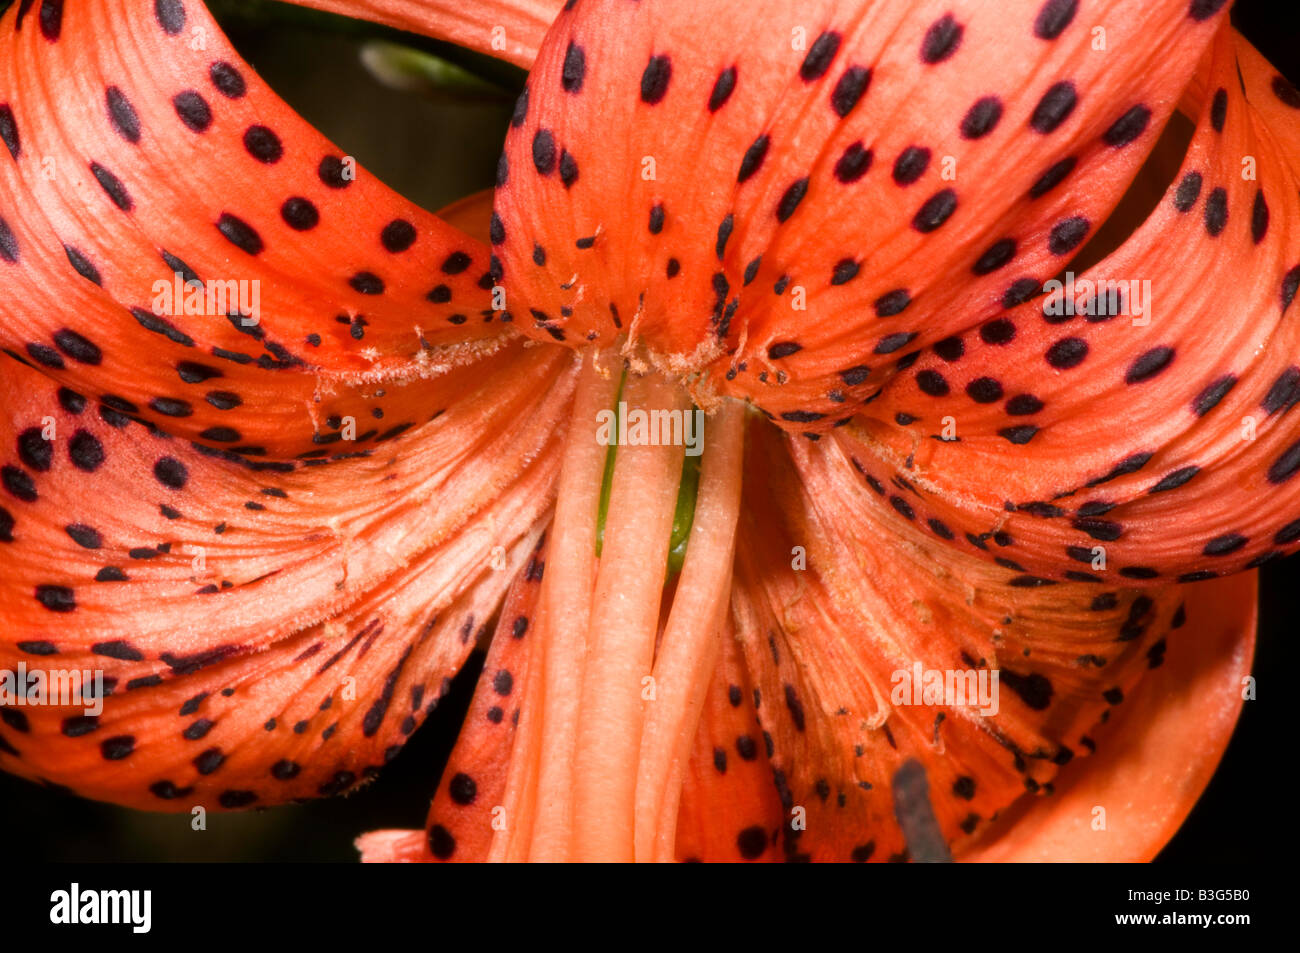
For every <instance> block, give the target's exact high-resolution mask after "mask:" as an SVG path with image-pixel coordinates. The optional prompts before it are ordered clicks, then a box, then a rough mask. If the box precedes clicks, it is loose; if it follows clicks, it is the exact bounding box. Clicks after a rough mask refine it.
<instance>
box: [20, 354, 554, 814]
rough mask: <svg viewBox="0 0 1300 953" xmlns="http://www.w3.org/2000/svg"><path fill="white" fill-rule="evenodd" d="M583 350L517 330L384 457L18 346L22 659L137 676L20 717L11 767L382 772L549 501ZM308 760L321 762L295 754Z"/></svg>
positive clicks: (291, 784) (291, 788)
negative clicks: (165, 424) (276, 456)
mask: <svg viewBox="0 0 1300 953" xmlns="http://www.w3.org/2000/svg"><path fill="white" fill-rule="evenodd" d="M570 363H571V362H570V359H569V357H568V356H567V355H565V354H563V353H557V352H544V351H541V350H538V349H536V348H521V347H518V346H515V347H512V348H511V349H509V350H507V351H505V352H503V353H502V354H501V355H499V356H498V357H494V358H491V359H488V360H487V361H484V362H482V363H481V364H480V365H476V366H475V367H474V368H473V371H474V372H475V374H476V378H475V379H474V380H469V381H466V382H465V383H464V385H463V386H464V390H463V392H462V394H461V399H460V400H458V401H457V402H455V403H454V404H452V405H450V406H449V407H448V408H447V410H446V412H445V413H435V414H434V417H435V419H434V420H432V421H429V422H422V423H420V424H418V425H417V426H415V427H414V428H413V429H412V430H411V432H410V434H408V435H406V436H405V437H403V438H402V439H400V440H398V441H395V442H393V443H392V444H390V445H388V449H387V451H386V452H385V453H384V454H383V455H382V456H380V455H371V454H363V455H361V456H358V457H355V458H351V459H345V460H341V461H338V462H335V463H332V464H329V465H327V466H324V467H321V468H314V467H308V466H305V465H302V464H299V465H296V466H295V465H287V466H288V467H289V470H288V472H281V471H279V470H274V471H267V470H251V469H247V468H242V467H239V466H236V465H235V464H233V463H231V462H229V461H226V460H222V459H214V458H212V457H209V456H206V455H203V454H200V453H198V452H196V451H195V450H194V449H192V448H190V447H187V446H184V445H183V444H180V443H179V442H178V441H175V440H174V439H170V440H169V439H168V438H165V437H162V436H161V435H150V434H148V433H146V432H145V430H144V429H143V428H142V427H140V426H139V425H137V424H133V423H131V422H129V421H128V420H127V419H126V418H124V417H121V416H120V415H116V414H115V413H114V412H113V411H110V410H107V409H103V410H101V412H100V413H99V414H95V412H94V410H93V409H92V408H91V407H90V406H89V405H88V404H87V403H86V402H85V401H84V400H83V399H82V398H79V397H77V396H76V395H75V394H71V393H70V392H68V393H64V394H62V395H58V394H56V390H57V385H56V384H55V383H54V382H53V381H50V380H49V379H47V378H45V377H44V376H42V375H40V374H37V373H36V372H35V371H33V370H30V369H27V368H24V367H22V366H21V365H18V364H14V365H13V366H14V368H15V370H16V373H15V374H14V375H13V376H12V379H11V380H10V379H6V385H10V386H7V388H6V393H5V394H3V396H2V397H0V406H3V407H4V408H5V409H6V416H5V417H4V418H2V419H0V446H7V447H9V448H11V449H10V450H9V451H8V453H9V454H11V456H8V457H6V458H5V463H4V465H3V470H2V473H3V480H4V493H3V496H2V497H0V498H2V499H3V503H2V504H0V528H2V529H3V533H0V565H3V568H4V572H3V574H0V578H2V579H3V581H2V582H0V604H3V606H4V610H5V618H6V627H5V631H4V633H3V634H2V635H0V666H2V667H4V668H6V669H10V670H13V669H14V668H15V666H16V665H17V664H18V663H19V662H23V663H25V664H26V666H27V667H28V668H29V669H34V668H38V667H39V668H42V669H58V670H77V671H80V670H92V671H94V670H98V671H102V672H103V673H104V675H105V677H106V679H109V680H111V684H112V687H113V694H112V695H111V696H110V697H109V698H108V699H107V700H106V702H105V706H104V710H103V713H102V714H100V715H99V716H98V717H96V718H94V719H91V720H89V721H85V720H81V719H80V718H79V717H78V716H79V715H80V714H81V713H80V712H79V711H74V710H73V709H74V708H78V707H79V706H72V707H71V708H70V707H69V706H66V705H65V706H62V707H42V708H39V709H37V708H32V709H29V710H28V711H27V712H26V713H24V714H25V716H24V717H23V719H22V722H21V724H18V723H17V722H16V721H15V720H11V719H10V718H9V717H6V720H5V726H6V729H5V731H4V734H3V739H2V740H3V741H4V744H3V745H0V767H4V768H5V769H7V770H11V771H15V772H17V773H21V774H24V775H27V776H29V777H39V778H42V779H44V780H47V781H49V782H52V783H56V784H60V785H63V786H66V787H70V788H72V789H74V790H76V791H78V792H80V793H83V794H85V795H87V796H91V797H98V798H103V799H109V800H114V801H117V802H119V803H128V804H134V805H137V806H145V807H149V808H153V809H158V808H160V807H162V808H166V807H168V806H180V807H184V806H188V805H190V804H193V803H203V804H209V805H212V806H218V805H219V806H243V805H244V804H246V803H252V802H250V801H249V800H248V799H247V797H248V794H252V795H255V796H256V799H257V803H270V802H272V801H275V800H282V799H287V798H291V797H302V796H310V795H314V794H317V793H329V791H330V790H333V787H332V785H334V784H335V782H334V780H333V779H335V778H336V777H338V776H340V775H344V776H351V777H352V778H353V779H354V780H355V779H357V778H360V777H362V776H363V773H364V772H366V771H367V769H371V770H373V769H374V768H375V767H377V765H379V764H381V763H382V762H383V760H384V757H385V756H386V755H388V754H390V753H391V750H395V749H394V746H396V745H399V744H400V743H401V742H402V741H403V740H404V738H405V736H406V735H407V734H409V732H410V730H413V728H414V726H415V724H416V723H417V722H418V720H419V718H420V717H421V716H422V715H423V713H424V711H425V710H427V709H425V708H421V706H420V704H419V703H418V702H419V698H418V697H417V696H416V695H415V694H413V693H414V692H416V691H417V687H419V691H421V692H423V698H424V699H425V700H426V701H427V702H428V703H429V704H432V703H434V702H435V701H436V698H437V695H438V693H439V690H440V686H441V684H442V680H443V679H444V678H449V677H450V676H451V675H452V674H454V672H455V671H456V670H457V669H458V668H459V666H460V665H461V663H462V662H463V660H464V658H465V655H466V653H468V651H469V649H470V648H471V647H472V645H471V642H472V637H473V635H474V633H475V631H476V627H477V626H479V625H482V624H483V623H484V622H485V621H486V620H487V619H489V618H490V617H491V615H492V613H493V612H494V610H495V608H496V606H497V605H498V604H499V600H500V598H501V595H502V593H503V591H504V588H505V584H506V583H505V580H506V579H507V578H508V576H507V575H506V574H505V573H504V572H502V570H504V569H506V568H508V567H509V566H510V565H511V563H512V560H513V561H514V562H515V563H518V562H520V561H522V559H523V558H524V556H525V555H526V552H525V550H526V549H527V548H528V547H529V546H531V542H530V540H531V538H533V537H534V536H535V533H536V528H537V526H538V525H539V521H540V520H542V519H543V518H544V517H545V515H546V513H547V510H548V507H549V505H550V499H551V496H552V494H553V486H554V481H555V479H556V477H557V475H558V463H559V460H558V449H559V444H558V442H559V440H560V439H561V438H562V436H563V434H562V428H560V427H559V423H560V421H561V420H562V419H563V415H564V414H565V413H566V411H567V408H568V405H569V401H570V400H571V396H572V387H573V377H574V375H573V373H572V371H571V370H566V368H567V366H568V365H569V364H570ZM43 414H45V415H49V420H50V421H52V422H51V423H49V424H48V427H47V429H46V430H44V431H43V430H42V427H43V425H42V423H41V420H42V417H41V415H43ZM557 430H558V431H559V432H558V433H557ZM45 437H48V438H49V439H48V440H47V439H45ZM381 635H382V638H380V636H381ZM426 689H427V691H426ZM349 696H350V697H349ZM227 699H229V700H227ZM390 703H391V709H392V710H391V712H390V711H389V708H390ZM322 705H324V706H325V707H321V706H322ZM407 706H410V708H411V710H410V716H411V720H409V721H404V720H403V719H402V718H399V717H397V713H398V712H399V711H402V710H403V709H404V708H406V707H407ZM331 709H332V710H331ZM268 726H269V727H268ZM11 729H12V730H11ZM123 739H131V740H130V743H129V744H128V743H127V741H125V740H123ZM110 742H112V743H110ZM106 746H107V747H106ZM210 749H215V750H219V753H220V755H221V760H220V761H219V762H214V759H215V758H216V755H211V754H208V751H209V750H210ZM286 759H287V760H288V761H291V762H293V763H294V764H296V765H298V766H299V769H298V770H291V769H288V768H286V769H284V770H283V772H282V773H283V774H284V776H283V777H280V776H278V775H275V774H274V773H273V766H274V765H276V764H278V763H279V762H281V761H282V760H286ZM118 762H122V763H121V764H119V763H118ZM214 764H215V765H217V766H220V767H221V770H220V771H217V770H216V767H215V766H213V765H214ZM205 767H211V769H212V770H211V771H206V770H205ZM159 792H162V793H159ZM178 792H184V794H185V797H186V800H185V801H183V802H182V803H181V804H179V805H167V804H164V803H160V801H159V799H160V798H161V799H163V800H171V799H172V798H173V797H179V796H180V794H179V793H178ZM230 792H235V793H234V794H231V793H230Z"/></svg>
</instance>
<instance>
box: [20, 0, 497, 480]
mask: <svg viewBox="0 0 1300 953" xmlns="http://www.w3.org/2000/svg"><path fill="white" fill-rule="evenodd" d="M51 8H52V9H55V8H57V9H59V10H61V11H62V12H61V16H59V17H58V18H57V23H54V24H51V23H46V24H45V26H44V27H43V28H39V29H38V28H37V27H38V24H37V23H36V22H34V21H30V20H29V21H27V24H26V26H25V28H21V29H20V28H19V27H18V23H19V14H20V13H21V8H20V7H14V8H13V9H11V10H10V11H9V13H8V14H7V15H6V16H5V17H4V18H3V20H0V24H2V25H3V28H2V32H0V117H3V120H4V129H5V144H6V146H7V147H8V149H7V150H6V151H7V152H8V153H9V154H10V155H11V156H12V161H10V160H9V159H6V160H5V161H0V194H3V195H4V199H3V200H0V223H2V225H3V227H2V228H0V235H3V236H4V247H5V252H4V254H3V256H0V291H3V294H0V315H2V316H3V317H4V319H5V320H4V321H3V322H2V323H3V328H4V330H2V331H0V345H3V347H4V348H5V349H7V350H8V351H10V352H12V353H15V354H18V355H21V356H22V357H23V358H24V359H26V360H30V361H31V362H33V363H34V364H36V365H39V366H41V367H42V368H43V369H44V370H46V371H47V372H48V373H50V374H51V375H53V376H54V377H56V378H57V379H58V380H60V381H61V382H62V383H65V384H67V385H68V386H71V387H74V388H75V389H77V390H79V391H80V392H82V393H86V394H89V395H92V396H101V395H104V396H107V397H108V398H110V403H112V404H114V405H115V406H116V407H117V408H118V409H120V410H123V411H125V412H127V413H130V414H133V415H136V416H139V417H140V418H141V419H144V420H148V421H150V422H151V423H154V424H156V425H157V426H159V427H161V428H163V429H164V430H166V431H168V432H169V433H174V434H177V435H179V436H182V437H185V438H187V439H191V440H197V441H199V442H202V443H204V444H206V445H209V446H215V447H218V448H221V449H223V450H234V451H236V452H239V453H240V454H241V455H244V456H254V457H256V456H268V455H269V456H272V457H285V456H293V455H298V454H313V453H318V452H320V448H321V446H328V445H329V444H330V443H332V442H334V441H336V440H338V439H339V437H340V428H339V426H338V425H336V424H332V423H331V421H334V420H341V419H343V418H347V417H351V418H352V419H353V420H355V421H358V422H359V426H358V427H357V431H356V436H357V437H358V438H361V439H358V440H357V442H358V443H359V444H361V445H366V446H369V445H373V443H374V442H375V441H377V440H378V439H379V438H380V437H381V436H382V435H383V434H384V433H385V432H386V431H387V430H388V428H387V427H383V426H371V423H370V421H371V420H372V419H373V418H372V415H374V414H375V412H376V411H378V412H379V413H383V414H385V415H386V416H387V418H388V419H389V420H391V421H393V422H399V421H400V419H401V418H402V417H404V416H406V415H409V414H412V413H414V412H416V410H417V408H424V407H427V406H428V405H429V404H430V403H432V402H433V401H435V400H437V399H438V396H437V386H436V384H435V385H433V386H431V387H429V388H426V387H421V386H407V387H402V386H399V385H401V384H403V383H407V382H411V381H418V380H419V379H420V378H429V377H434V376H435V375H438V374H441V373H443V372H445V371H446V370H447V369H448V368H449V367H452V366H455V365H457V364H464V363H467V362H469V361H471V360H472V359H474V357H476V356H478V355H481V354H483V353H488V352H491V351H492V350H495V349H496V348H498V347H500V346H501V343H502V342H501V341H500V335H501V334H502V333H503V330H504V329H502V328H501V327H500V325H499V324H498V323H497V322H496V321H494V320H493V319H492V311H491V309H490V305H491V301H490V296H489V294H488V292H487V290H486V287H487V286H490V283H491V282H490V280H487V279H486V278H485V276H486V273H487V271H488V270H489V255H488V252H487V249H486V247H485V246H484V245H482V244H481V243H479V242H477V241H475V240H474V239H471V238H469V237H468V236H466V235H464V234H463V233H461V232H459V231H458V230H456V229H455V228H452V227H451V226H449V225H447V224H446V223H444V222H442V221H441V220H439V219H438V218H437V217H435V216H433V215H430V214H429V213H427V212H424V211H423V210H421V209H419V208H417V207H416V206H414V205H412V204H411V203H409V202H407V201H405V200H404V199H402V198H401V197H400V196H398V195H396V194H395V193H393V192H391V191H390V190H389V189H387V188H386V187H384V186H383V184H382V183H380V182H378V181H376V180H375V179H374V178H373V177H371V176H370V175H369V174H368V173H367V172H366V171H365V170H364V169H361V168H359V167H357V166H356V164H355V162H354V161H352V160H351V159H350V157H348V156H346V155H344V153H343V151H342V150H340V149H338V148H337V147H335V146H334V145H332V144H331V143H329V142H328V141H326V140H325V139H324V138H323V137H322V136H321V135H320V134H319V133H317V132H316V131H315V130H314V129H312V127H311V126H309V125H308V124H307V123H306V122H305V121H304V120H302V119H301V118H300V117H298V116H297V115H296V114H295V113H294V112H293V111H292V110H291V109H290V108H289V107H288V106H287V105H286V104H285V103H284V102H283V101H281V100H280V99H279V97H277V96H276V95H275V94H274V93H273V92H272V91H271V90H270V89H269V88H268V87H267V86H266V85H265V84H264V83H263V82H262V81H261V80H260V79H259V78H258V77H257V75H256V74H255V73H254V72H253V70H252V68H251V67H250V66H249V65H248V64H247V63H245V62H244V61H243V60H241V59H240V58H239V56H238V55H237V54H236V53H235V51H234V50H233V49H232V48H231V47H230V45H229V44H228V42H227V41H226V40H225V38H224V36H223V35H222V34H221V32H220V30H219V29H218V28H217V26H216V24H215V23H214V22H213V21H212V20H211V18H210V17H209V16H208V14H207V12H206V10H205V9H204V8H203V6H202V5H201V4H198V3H192V4H188V5H185V6H182V5H181V4H171V5H166V4H164V5H163V8H165V9H166V10H168V11H170V14H169V16H164V17H161V18H160V17H158V16H156V15H155V5H154V4H144V3H118V4H100V5H94V6H90V7H81V6H68V7H66V8H64V7H62V5H52V7H51ZM160 9H161V8H160ZM173 18H174V19H173ZM182 21H183V22H182ZM177 24H180V25H179V26H178V25H177ZM195 30H198V31H201V32H202V36H203V37H204V38H205V39H204V43H203V44H200V45H199V46H201V48H195V46H196V45H195V44H191V43H190V42H187V38H188V37H189V36H190V35H191V32H192V31H195ZM25 76H31V77H39V79H40V81H39V82H30V81H26V82H25V81H23V80H22V79H21V77H25ZM178 275H180V276H181V277H179V278H178V277H177V276H178ZM194 277H197V278H198V279H199V280H200V281H202V282H204V283H205V284H204V285H203V286H202V288H203V293H202V294H197V293H196V292H192V291H186V290H184V288H185V285H184V284H183V281H188V280H189V279H191V278H194ZM241 296H242V297H241ZM195 311H198V312H199V313H195ZM235 408H239V410H238V411H235V412H232V411H233V410H234V409H235ZM390 426H391V425H390Z"/></svg>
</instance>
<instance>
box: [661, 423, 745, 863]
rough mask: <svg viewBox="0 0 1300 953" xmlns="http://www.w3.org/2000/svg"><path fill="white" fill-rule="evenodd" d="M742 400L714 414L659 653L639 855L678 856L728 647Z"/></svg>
mask: <svg viewBox="0 0 1300 953" xmlns="http://www.w3.org/2000/svg"><path fill="white" fill-rule="evenodd" d="M744 417H745V412H744V408H743V406H742V405H740V404H737V403H734V402H730V401H728V402H727V403H725V404H724V405H723V406H722V407H721V408H720V409H719V410H718V411H717V412H716V413H715V414H714V415H713V416H712V417H710V418H709V421H708V424H707V425H706V426H707V430H706V434H707V440H708V453H707V454H706V455H705V458H704V462H703V468H702V473H701V476H700V490H699V495H698V496H697V498H696V501H695V518H694V522H693V523H692V526H691V532H690V541H689V544H688V546H687V549H686V561H685V564H684V566H683V568H682V573H681V577H680V579H679V580H678V583H677V591H676V592H675V594H674V596H673V605H672V610H671V612H670V614H669V617H668V625H667V627H666V628H665V630H664V634H663V637H662V639H661V640H660V643H659V651H658V654H657V656H656V658H655V666H654V680H655V700H654V702H653V703H652V704H650V705H647V706H646V714H645V721H644V724H643V726H642V732H641V753H640V763H639V765H638V768H637V789H636V859H637V860H638V861H644V860H653V861H660V862H663V861H671V860H673V859H674V856H675V854H674V848H675V842H676V832H677V810H678V803H679V801H680V798H681V787H682V780H683V777H684V773H685V770H686V763H687V760H688V759H689V758H690V753H691V748H692V746H693V743H694V741H695V733H696V729H697V726H698V725H699V721H700V712H701V711H702V710H703V708H704V698H705V694H706V692H707V691H708V686H709V681H710V678H711V676H712V674H713V669H714V665H715V664H716V662H717V658H718V654H719V651H720V639H721V631H722V628H723V625H724V623H725V616H726V612H727V609H728V606H729V604H730V600H729V599H728V595H729V593H730V589H731V567H732V557H733V555H734V551H735V539H736V522H737V519H738V517H739V515H740V487H741V472H742V463H743V460H744Z"/></svg>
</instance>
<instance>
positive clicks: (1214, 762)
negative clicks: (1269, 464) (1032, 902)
mask: <svg viewBox="0 0 1300 953" xmlns="http://www.w3.org/2000/svg"><path fill="white" fill-rule="evenodd" d="M1257 575H1258V574H1257V573H1243V574H1241V575H1238V576H1234V577H1232V578H1231V579H1223V580H1215V581H1213V582H1205V583H1199V584H1197V585H1195V586H1192V587H1190V588H1189V589H1188V590H1187V612H1188V615H1189V617H1190V618H1191V619H1193V620H1194V621H1193V622H1192V624H1191V627H1190V628H1191V630H1192V631H1188V632H1187V633H1186V637H1184V638H1181V639H1178V640H1177V641H1174V642H1172V643H1171V644H1170V646H1169V651H1168V654H1167V655H1166V656H1165V657H1164V664H1163V665H1161V666H1160V667H1159V668H1157V669H1156V670H1155V671H1154V672H1151V673H1150V674H1148V675H1147V676H1146V677H1145V679H1144V681H1143V683H1142V685H1141V688H1140V690H1139V691H1138V692H1137V693H1136V694H1135V695H1134V696H1133V698H1132V699H1131V704H1129V705H1127V706H1125V707H1124V708H1122V709H1121V710H1120V711H1119V712H1118V714H1117V717H1115V718H1112V719H1111V720H1110V722H1109V723H1108V724H1106V725H1102V726H1101V727H1100V728H1098V730H1097V732H1096V735H1097V742H1098V744H1099V745H1100V747H1099V749H1098V751H1097V754H1096V755H1095V756H1094V757H1093V758H1090V759H1088V760H1087V761H1084V762H1080V763H1079V764H1077V765H1073V764H1072V765H1069V766H1067V767H1066V768H1065V769H1064V770H1063V771H1062V772H1061V776H1060V778H1059V780H1058V782H1057V787H1056V791H1057V795H1056V797H1054V798H1042V799H1036V800H1029V799H1026V800H1023V801H1022V802H1021V803H1020V804H1017V805H1016V806H1015V807H1014V808H1012V809H1011V810H1009V811H1007V813H1006V814H1005V815H1004V816H1003V817H1001V818H999V819H998V821H997V823H995V824H993V825H990V827H989V829H988V830H987V832H986V833H985V834H984V835H983V836H981V837H980V838H979V839H978V841H977V842H976V843H975V844H973V845H972V846H971V848H970V849H969V850H968V851H966V852H964V853H963V854H962V855H961V857H960V858H959V859H961V860H970V861H1044V860H1047V861H1061V860H1069V861H1118V862H1122V863H1131V862H1134V861H1148V860H1151V859H1152V858H1154V857H1155V855H1156V854H1157V853H1158V852H1159V851H1160V849H1161V848H1162V847H1164V845H1165V844H1166V843H1168V842H1169V839H1170V838H1171V837H1173V835H1174V833H1175V832H1176V831H1177V830H1178V828H1179V827H1180V826H1181V825H1182V823H1183V821H1184V820H1185V819H1186V817H1187V814H1188V812H1189V811H1190V810H1191V808H1192V805H1194V804H1195V803H1196V799H1197V798H1198V797H1200V795H1201V792H1202V791H1204V790H1205V786H1206V785H1207V784H1209V782H1210V778H1211V777H1213V775H1214V771H1215V769H1216V768H1217V767H1218V764H1219V759H1220V758H1221V757H1222V756H1223V752H1224V749H1225V748H1227V746H1228V741H1229V740H1230V739H1231V737H1232V731H1233V728H1234V727H1235V726H1236V724H1237V716H1238V714H1239V713H1240V711H1241V706H1242V698H1243V697H1244V691H1245V687H1246V679H1247V676H1248V675H1249V674H1250V665H1251V657H1252V655H1253V653H1254V647H1255V626H1256V621H1257V618H1256V617H1257V610H1256V601H1257V588H1258V586H1257V578H1256V577H1257ZM1099 807H1101V808H1104V810H1105V814H1104V815H1101V814H1099V813H1098V811H1097V808H1099ZM1099 823H1102V824H1104V827H1099Z"/></svg>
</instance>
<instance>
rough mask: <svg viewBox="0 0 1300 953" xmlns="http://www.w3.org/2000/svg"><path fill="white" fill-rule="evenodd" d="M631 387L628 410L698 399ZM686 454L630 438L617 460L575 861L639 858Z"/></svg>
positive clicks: (662, 384) (582, 726) (578, 756)
mask: <svg viewBox="0 0 1300 953" xmlns="http://www.w3.org/2000/svg"><path fill="white" fill-rule="evenodd" d="M625 394H626V398H627V403H628V406H629V408H642V409H646V410H650V409H670V410H677V411H684V410H686V409H687V408H688V407H689V401H688V400H687V398H686V395H685V392H684V391H683V390H682V389H681V388H680V387H679V386H677V385H676V384H675V383H673V382H671V381H669V380H667V379H665V378H662V377H660V376H659V375H657V374H649V375H646V376H644V377H630V378H629V379H628V381H627V384H626V387H625ZM682 458H683V451H682V448H681V447H680V446H654V445H651V446H623V447H620V448H619V453H618V458H617V462H616V463H615V466H614V480H613V485H612V489H611V491H610V504H609V513H608V517H607V521H606V532H605V543H604V548H603V551H602V554H601V559H600V569H599V571H598V574H597V577H596V590H595V595H594V598H593V607H592V616H591V623H590V628H589V634H588V644H587V662H586V671H585V675H584V678H583V683H582V696H581V698H582V701H581V708H580V713H581V714H580V720H579V723H578V734H577V745H576V748H575V752H574V780H575V784H574V789H573V795H574V804H573V806H574V812H573V843H574V859H579V860H596V861H631V860H633V859H634V854H633V836H634V830H633V829H634V818H635V811H636V781H637V762H638V757H639V749H640V741H641V724H642V718H643V707H644V702H643V701H642V690H643V685H642V679H643V678H644V677H645V676H647V675H649V674H650V672H651V668H652V664H653V661H654V650H655V641H656V637H657V635H658V631H659V609H660V601H661V599H662V596H663V585H664V578H665V576H666V572H667V561H668V546H669V540H670V536H671V533H672V523H673V514H674V512H675V510H676V506H677V490H678V482H679V479H680V477H681V471H682Z"/></svg>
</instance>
